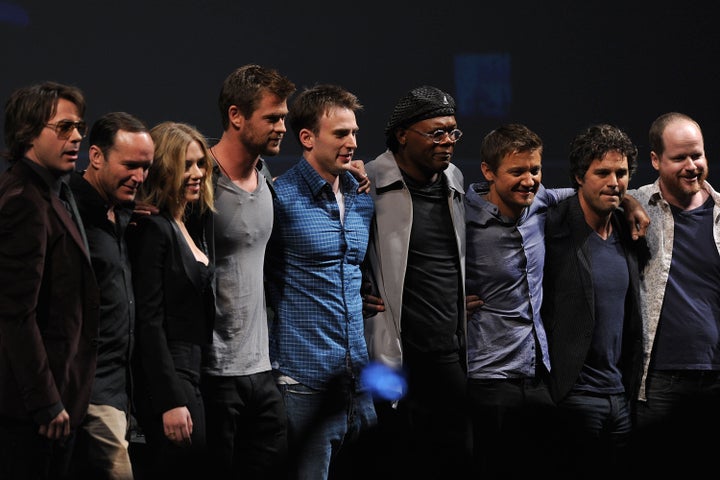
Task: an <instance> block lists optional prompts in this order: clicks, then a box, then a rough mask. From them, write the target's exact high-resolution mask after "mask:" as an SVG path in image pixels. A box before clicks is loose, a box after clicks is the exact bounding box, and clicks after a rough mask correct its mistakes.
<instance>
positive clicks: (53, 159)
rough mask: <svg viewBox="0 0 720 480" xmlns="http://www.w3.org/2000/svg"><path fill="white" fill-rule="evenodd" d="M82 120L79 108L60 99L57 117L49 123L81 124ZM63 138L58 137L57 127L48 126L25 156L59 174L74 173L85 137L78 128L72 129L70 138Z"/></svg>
mask: <svg viewBox="0 0 720 480" xmlns="http://www.w3.org/2000/svg"><path fill="white" fill-rule="evenodd" d="M80 120H82V118H81V117H80V114H79V112H78V108H77V106H76V105H75V104H74V103H72V102H71V101H69V100H66V99H64V98H60V99H58V102H57V109H56V111H55V115H53V117H52V118H51V119H50V120H49V121H48V124H53V125H56V124H57V123H58V122H63V121H69V122H79V121H80ZM61 136H64V135H58V133H57V131H56V128H55V127H51V126H47V125H46V126H45V127H44V128H43V129H42V131H41V132H40V135H38V136H37V137H36V138H35V139H34V140H33V141H32V146H31V147H30V149H29V150H28V151H27V153H26V154H25V155H26V156H27V158H29V159H30V160H32V161H33V162H35V163H38V164H40V165H42V166H44V167H45V168H47V169H48V170H51V171H53V172H56V173H58V174H63V173H68V172H71V171H73V170H74V169H75V163H76V162H77V160H78V154H79V152H80V142H81V141H82V139H83V137H82V135H81V134H80V132H79V131H78V130H77V129H76V128H73V129H72V131H71V132H70V134H69V136H68V138H61Z"/></svg>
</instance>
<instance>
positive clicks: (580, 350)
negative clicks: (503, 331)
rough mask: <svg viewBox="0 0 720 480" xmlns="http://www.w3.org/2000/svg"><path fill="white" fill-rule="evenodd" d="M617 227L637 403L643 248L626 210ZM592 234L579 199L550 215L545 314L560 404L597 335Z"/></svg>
mask: <svg viewBox="0 0 720 480" xmlns="http://www.w3.org/2000/svg"><path fill="white" fill-rule="evenodd" d="M612 225H613V229H614V230H615V231H616V232H618V233H619V235H620V241H621V243H622V245H623V248H624V250H625V253H626V258H627V265H628V272H629V274H630V285H629V290H628V295H627V297H626V299H625V312H626V316H625V324H624V328H623V343H622V354H621V365H620V370H621V372H622V376H623V378H622V380H623V384H624V386H625V392H626V394H627V396H628V398H629V400H631V401H633V400H634V399H635V398H636V397H637V392H638V389H639V386H640V374H641V372H642V359H643V346H642V318H641V316H640V271H641V270H640V269H639V265H638V258H639V253H640V252H642V251H643V250H644V249H643V246H644V243H643V242H642V241H638V242H633V241H632V239H631V237H630V232H629V230H628V227H627V222H626V221H625V219H624V217H623V214H622V212H621V211H615V212H614V213H613V216H612ZM590 235H594V232H593V230H592V229H591V228H590V226H589V225H588V224H587V222H585V217H584V216H583V212H582V209H581V208H580V202H579V200H578V197H577V195H575V196H573V197H570V198H569V199H567V200H564V201H563V202H561V203H560V204H558V205H557V206H556V207H554V208H551V209H549V210H548V213H547V217H546V221H545V245H546V246H545V271H544V280H543V287H544V288H543V290H544V291H543V303H542V309H541V313H542V319H543V322H544V324H545V329H546V331H547V335H548V344H549V349H550V365H551V369H552V371H551V375H550V378H551V382H550V392H551V394H552V396H553V399H554V400H555V401H559V400H561V399H562V398H563V397H564V396H565V395H567V393H568V392H569V391H570V389H571V388H572V387H573V385H574V384H575V382H576V380H577V379H578V377H579V375H580V371H581V369H582V367H583V363H584V362H585V358H586V356H587V353H588V350H589V348H590V344H591V340H592V336H593V328H594V324H595V301H594V287H593V284H592V273H591V271H590V258H591V255H590V252H589V251H588V250H587V245H586V242H587V239H588V237H589V236H590ZM640 257H642V255H640Z"/></svg>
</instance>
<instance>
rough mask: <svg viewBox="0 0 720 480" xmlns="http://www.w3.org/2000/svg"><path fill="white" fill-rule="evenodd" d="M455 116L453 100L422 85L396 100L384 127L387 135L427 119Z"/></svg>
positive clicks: (438, 91) (445, 94)
mask: <svg viewBox="0 0 720 480" xmlns="http://www.w3.org/2000/svg"><path fill="white" fill-rule="evenodd" d="M454 115H455V99H454V98H453V97H452V96H451V95H450V94H449V93H445V92H443V91H442V90H440V89H439V88H435V87H431V86H428V85H423V86H422V87H417V88H413V89H412V90H410V91H409V92H408V93H407V94H405V96H404V97H402V98H401V99H400V100H398V103H397V104H396V105H395V109H394V110H393V113H392V115H391V116H390V120H388V123H387V126H386V127H385V135H389V134H390V133H391V132H392V131H393V130H395V128H397V127H408V126H410V125H412V124H413V123H417V122H420V121H422V120H425V119H427V118H435V117H446V116H454Z"/></svg>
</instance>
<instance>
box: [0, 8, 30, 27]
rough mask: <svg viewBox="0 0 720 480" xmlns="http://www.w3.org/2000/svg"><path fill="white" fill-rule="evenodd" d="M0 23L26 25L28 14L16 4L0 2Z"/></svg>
mask: <svg viewBox="0 0 720 480" xmlns="http://www.w3.org/2000/svg"><path fill="white" fill-rule="evenodd" d="M0 23H9V24H12V25H18V26H20V27H27V26H28V25H30V15H28V13H27V12H26V11H25V9H24V8H22V7H20V6H18V5H13V4H11V3H5V2H0Z"/></svg>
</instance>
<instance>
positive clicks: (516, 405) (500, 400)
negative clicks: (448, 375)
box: [468, 378, 557, 479]
mask: <svg viewBox="0 0 720 480" xmlns="http://www.w3.org/2000/svg"><path fill="white" fill-rule="evenodd" d="M468 396H469V398H470V412H471V415H472V419H473V438H474V445H473V459H474V465H473V468H474V470H475V474H476V476H477V478H483V479H496V478H533V477H536V476H537V475H538V474H539V473H540V472H542V471H544V470H545V469H547V471H548V472H549V471H551V470H553V469H554V467H553V466H552V465H551V462H552V461H553V460H554V455H556V452H555V449H554V444H555V440H556V438H555V437H556V429H557V425H556V424H555V423H554V420H555V405H554V403H553V401H552V398H551V396H550V391H549V389H548V385H547V383H546V381H545V379H544V378H522V379H520V378H519V379H488V380H478V379H471V380H470V381H469V382H468Z"/></svg>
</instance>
